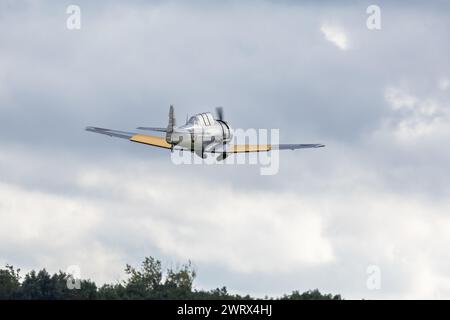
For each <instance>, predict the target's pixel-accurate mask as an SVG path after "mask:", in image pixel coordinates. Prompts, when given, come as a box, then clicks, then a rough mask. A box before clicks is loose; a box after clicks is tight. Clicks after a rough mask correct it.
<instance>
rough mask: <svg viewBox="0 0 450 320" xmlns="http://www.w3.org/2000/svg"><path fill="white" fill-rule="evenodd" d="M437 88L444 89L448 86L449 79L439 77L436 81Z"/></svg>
mask: <svg viewBox="0 0 450 320" xmlns="http://www.w3.org/2000/svg"><path fill="white" fill-rule="evenodd" d="M438 87H439V89H441V90H443V91H445V90H447V89H448V88H450V80H449V79H448V78H441V79H440V80H439V83H438Z"/></svg>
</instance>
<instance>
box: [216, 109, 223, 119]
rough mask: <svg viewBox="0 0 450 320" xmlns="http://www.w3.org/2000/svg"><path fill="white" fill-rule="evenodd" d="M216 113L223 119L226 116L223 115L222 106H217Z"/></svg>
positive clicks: (218, 117)
mask: <svg viewBox="0 0 450 320" xmlns="http://www.w3.org/2000/svg"><path fill="white" fill-rule="evenodd" d="M216 114H217V119H218V120H222V121H223V119H224V116H223V108H222V107H217V108H216Z"/></svg>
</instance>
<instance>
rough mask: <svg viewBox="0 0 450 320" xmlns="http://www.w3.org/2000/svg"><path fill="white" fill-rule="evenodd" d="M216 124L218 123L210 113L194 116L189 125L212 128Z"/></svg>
mask: <svg viewBox="0 0 450 320" xmlns="http://www.w3.org/2000/svg"><path fill="white" fill-rule="evenodd" d="M215 123H216V121H215V120H214V118H213V116H212V114H211V113H210V112H205V113H199V114H196V115H195V116H192V117H191V118H190V119H189V121H188V124H192V125H200V126H212V125H214V124H215Z"/></svg>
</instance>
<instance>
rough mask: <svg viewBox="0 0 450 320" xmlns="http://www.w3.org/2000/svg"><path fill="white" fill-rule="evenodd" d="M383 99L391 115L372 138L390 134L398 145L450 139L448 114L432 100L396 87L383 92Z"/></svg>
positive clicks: (438, 102)
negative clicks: (426, 139) (449, 137)
mask: <svg viewBox="0 0 450 320" xmlns="http://www.w3.org/2000/svg"><path fill="white" fill-rule="evenodd" d="M385 99H386V101H387V102H388V103H389V105H390V106H391V108H392V110H393V113H391V114H390V117H388V118H387V119H385V122H384V124H383V125H382V128H380V131H381V132H380V131H378V132H377V133H376V134H380V133H382V132H384V133H386V132H391V133H392V135H393V136H394V137H395V138H396V140H397V141H398V142H402V143H414V142H417V141H418V139H423V138H433V139H439V138H441V137H445V136H449V135H450V130H449V129H450V118H449V110H448V108H447V107H446V105H445V104H444V103H443V102H440V101H437V100H436V99H433V98H419V97H417V96H415V95H413V94H410V93H409V92H408V91H406V90H404V89H402V88H399V87H389V88H387V89H386V90H385Z"/></svg>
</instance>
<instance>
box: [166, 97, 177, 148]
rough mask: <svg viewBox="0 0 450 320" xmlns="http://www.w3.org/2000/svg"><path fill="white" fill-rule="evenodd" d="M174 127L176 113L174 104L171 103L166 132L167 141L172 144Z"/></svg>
mask: <svg viewBox="0 0 450 320" xmlns="http://www.w3.org/2000/svg"><path fill="white" fill-rule="evenodd" d="M173 127H175V113H174V111H173V105H170V109H169V124H168V125H167V132H166V141H167V143H170V144H171V143H172V133H173Z"/></svg>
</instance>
